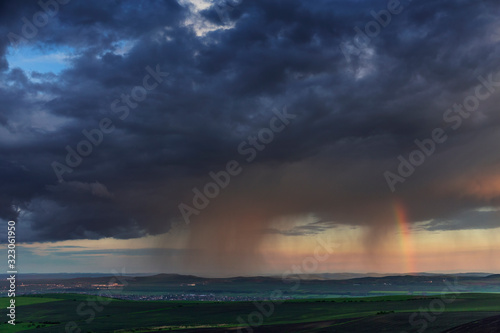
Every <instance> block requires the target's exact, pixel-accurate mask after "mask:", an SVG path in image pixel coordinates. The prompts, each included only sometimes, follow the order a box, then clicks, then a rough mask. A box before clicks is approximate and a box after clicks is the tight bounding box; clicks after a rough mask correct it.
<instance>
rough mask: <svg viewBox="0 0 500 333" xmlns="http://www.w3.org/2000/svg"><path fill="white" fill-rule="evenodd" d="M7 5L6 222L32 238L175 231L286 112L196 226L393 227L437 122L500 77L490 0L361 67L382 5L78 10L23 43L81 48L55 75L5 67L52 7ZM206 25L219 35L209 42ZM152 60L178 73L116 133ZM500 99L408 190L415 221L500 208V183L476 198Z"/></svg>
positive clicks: (83, 5) (434, 17) (412, 20)
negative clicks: (365, 31) (422, 145)
mask: <svg viewBox="0 0 500 333" xmlns="http://www.w3.org/2000/svg"><path fill="white" fill-rule="evenodd" d="M1 6H2V10H1V11H0V15H1V18H2V21H1V22H2V27H1V32H2V35H3V36H4V38H3V39H2V41H1V43H0V59H1V60H0V70H1V71H2V72H1V74H0V76H1V79H2V80H1V86H0V100H1V102H2V104H1V107H2V109H1V110H2V111H1V113H0V130H1V131H0V138H1V141H0V168H1V173H0V177H1V180H2V182H1V184H2V185H1V193H0V217H1V218H3V219H10V218H17V219H18V220H19V224H20V225H25V226H26V228H28V227H29V228H30V230H31V231H29V232H28V231H26V232H24V233H22V234H21V235H20V236H19V237H20V240H24V241H49V240H64V239H78V238H94V239H96V238H101V237H117V238H134V237H140V236H142V235H146V234H157V233H161V232H165V231H168V230H169V228H170V225H171V223H172V221H175V220H179V219H180V213H179V210H178V204H179V203H180V202H187V203H190V200H191V199H192V195H193V194H192V192H191V189H192V188H193V187H195V186H202V185H203V184H205V183H206V182H207V181H208V180H209V178H208V176H207V174H208V172H209V171H217V170H222V169H223V168H224V167H225V165H226V163H227V162H228V161H229V160H232V159H240V160H243V158H242V157H241V156H240V155H238V153H237V147H238V144H240V142H242V141H243V140H245V139H246V138H247V137H248V136H249V135H254V134H256V133H257V132H258V131H259V130H260V129H261V128H263V127H266V126H268V123H269V119H270V117H272V112H271V109H273V108H274V107H277V108H279V109H281V108H282V107H283V106H284V105H287V106H288V109H289V110H290V112H291V113H292V114H296V115H297V119H296V120H294V122H293V123H292V124H291V125H290V126H289V127H287V128H286V130H285V131H283V132H282V133H279V135H276V138H275V140H274V141H273V142H272V143H271V144H270V145H269V146H268V147H266V149H265V150H263V151H262V152H259V156H258V158H257V159H256V161H255V162H254V163H253V164H252V165H249V166H246V167H245V169H244V172H243V174H242V175H241V176H239V178H237V179H235V180H234V181H232V182H231V185H230V186H229V187H228V188H227V189H226V190H225V191H223V193H222V194H221V195H220V196H219V197H218V198H216V199H215V200H214V201H213V202H212V203H211V207H210V208H209V209H208V210H207V211H204V212H202V213H201V214H200V216H199V217H198V219H199V221H197V222H200V223H203V222H204V221H209V222H207V223H213V224H214V230H219V229H218V227H221V228H222V230H221V232H223V231H224V230H225V229H227V225H228V224H229V223H234V224H235V225H238V224H239V223H252V222H251V221H249V220H248V219H247V218H244V219H239V218H237V217H236V216H238V213H237V209H240V214H241V212H248V215H249V216H254V217H255V219H262V220H263V221H265V222H262V223H257V226H259V227H262V228H261V229H260V230H263V229H266V227H267V222H268V221H269V220H272V219H274V218H276V217H279V216H281V215H290V214H305V213H311V212H312V213H316V214H317V215H318V216H321V218H325V219H328V220H335V221H339V223H348V224H359V225H376V226H379V225H380V226H382V227H383V226H384V224H385V223H387V221H388V220H390V219H392V215H391V214H392V210H391V209H392V207H391V203H392V200H393V198H394V197H393V195H392V193H390V191H389V190H388V188H387V185H386V183H385V180H384V178H383V176H382V174H383V172H384V171H385V170H387V169H395V168H397V163H398V161H397V159H396V157H397V156H398V155H399V154H406V153H409V152H410V151H411V150H412V149H414V148H415V147H414V143H413V141H414V140H415V139H417V138H420V139H422V138H426V137H428V136H429V133H430V131H431V130H432V129H433V128H435V127H436V126H440V125H442V123H443V120H442V115H443V112H444V111H445V110H446V109H447V108H448V107H451V105H453V103H455V102H461V101H463V98H464V96H466V94H467V93H468V91H469V90H470V89H473V88H474V87H475V86H476V85H477V84H478V82H477V76H478V75H483V76H485V77H486V76H487V75H488V74H489V73H496V72H498V71H499V70H500V60H498V57H497V55H498V52H499V51H500V43H499V40H500V37H499V34H498V32H499V31H498V24H497V21H498V20H497V18H498V14H499V11H500V6H499V5H498V4H497V2H495V1H472V0H468V1H433V2H413V3H412V4H411V5H410V6H408V7H407V8H405V9H404V10H403V11H402V13H401V14H399V15H395V16H393V18H392V21H391V23H390V24H389V25H388V26H387V27H385V28H383V29H382V31H381V32H380V34H379V35H378V36H376V37H374V38H373V39H372V40H371V42H370V44H369V45H368V47H367V49H365V50H363V51H362V53H361V54H360V55H351V56H350V57H351V59H350V60H348V59H346V57H345V56H344V54H343V53H342V51H341V49H340V45H341V43H343V42H346V41H350V40H352V38H353V37H354V35H355V31H354V30H353V28H354V27H355V26H359V27H362V28H363V27H364V25H365V24H366V23H367V22H369V21H370V20H373V17H371V15H370V11H372V10H374V11H379V10H382V9H385V8H386V7H387V3H386V2H385V1H375V2H373V1H370V2H369V1H358V2H352V3H351V2H349V3H347V2H345V1H334V0H332V1H314V2H304V1H298V0H296V1H278V0H275V1H268V0H266V1H264V0H262V1H243V2H242V3H241V4H239V5H238V6H237V7H235V8H234V10H232V11H230V12H228V15H229V16H228V17H229V19H230V20H231V23H232V24H233V25H234V26H233V27H228V26H227V24H226V25H223V24H222V22H220V18H219V17H218V15H217V13H216V12H215V10H214V8H209V9H206V10H204V11H203V12H201V13H200V14H199V15H194V13H193V12H192V11H193V10H194V7H193V6H186V5H179V4H178V3H177V2H175V1H147V2H146V1H144V2H142V1H141V2H137V1H109V2H108V1H107V2H99V1H76V0H73V1H71V2H70V3H68V4H67V5H64V6H61V7H60V9H59V13H58V14H57V15H56V16H54V17H53V18H51V19H50V22H49V23H48V24H47V25H46V26H44V27H43V28H40V29H39V32H38V34H37V36H36V37H34V38H33V39H32V40H30V41H29V42H28V43H27V44H23V45H24V46H22V45H21V46H20V47H30V48H33V49H37V50H43V51H44V52H47V53H50V52H55V51H57V50H62V49H63V48H67V49H69V50H70V51H67V52H71V53H72V55H73V56H72V57H71V58H70V59H69V60H68V61H69V67H68V68H66V69H65V70H63V71H62V72H61V73H59V74H58V75H54V74H44V73H37V72H32V73H29V72H27V71H25V70H23V69H19V68H12V67H7V58H6V54H7V52H10V51H9V50H11V49H10V48H9V41H8V38H7V37H6V36H7V34H8V33H9V32H15V33H18V32H19V31H20V29H21V26H22V21H21V18H22V17H23V16H26V17H28V18H30V17H31V16H32V15H33V14H34V13H35V12H36V11H38V10H40V9H39V7H38V6H37V5H36V2H33V3H25V2H7V1H5V2H2V5H1ZM404 6H406V4H404ZM30 15H31V16H30ZM194 18H197V19H203V20H206V22H205V23H206V24H213V26H215V27H217V26H218V27H223V28H224V29H218V30H213V31H210V32H208V33H206V34H204V35H203V34H202V35H199V34H197V33H196V31H195V30H194V28H193V26H192V25H190V22H193V20H194ZM226 23H227V22H226ZM122 49H125V51H123V50H122ZM65 52H66V51H65ZM156 65H158V66H159V68H161V71H162V72H168V73H169V76H168V78H167V79H165V81H164V82H162V83H161V84H160V85H159V86H158V87H157V88H155V89H154V90H152V91H150V92H149V94H148V96H147V98H146V99H145V100H144V101H142V102H140V103H139V105H138V106H137V108H135V109H130V115H129V116H128V117H127V118H126V119H124V120H120V119H119V114H117V113H115V112H113V111H112V110H111V108H110V105H111V103H112V102H113V101H114V100H116V99H121V95H122V94H130V92H131V89H132V88H133V87H134V86H138V85H139V86H140V85H142V80H143V77H144V76H145V75H146V74H147V71H146V70H145V68H146V67H147V66H150V67H151V68H155V66H156ZM498 101H499V97H498V96H496V95H494V96H492V97H491V98H490V99H489V100H487V101H486V102H485V103H483V104H482V105H481V109H480V111H478V112H477V114H475V115H473V116H471V117H470V118H469V119H468V120H464V124H463V126H462V127H461V128H460V129H459V130H457V131H456V132H450V139H449V141H448V142H447V143H446V145H443V146H441V147H439V148H438V152H437V153H436V154H435V155H434V156H432V157H431V158H429V161H428V162H426V164H424V165H423V166H422V167H421V168H419V169H418V170H417V171H416V172H415V174H414V175H413V176H412V178H410V179H408V180H407V181H406V182H405V183H404V184H402V185H401V189H400V190H399V192H398V193H397V194H398V196H400V197H401V199H402V200H403V201H404V202H405V204H406V205H407V206H408V209H409V213H410V217H411V218H412V220H414V221H422V220H426V219H432V218H436V219H446V218H450V217H451V216H455V215H456V214H457V212H458V211H459V210H463V209H473V208H475V207H483V206H485V202H487V203H488V205H498V204H500V203H499V200H498V199H499V196H500V188H491V189H489V190H488V191H486V192H485V193H483V192H482V190H481V188H485V187H486V184H488V183H491V181H490V180H489V179H490V178H494V177H495V172H494V170H495V167H497V166H498V160H499V159H498V157H499V156H498V149H495V144H494V142H496V141H495V140H496V139H497V137H496V136H495V135H496V134H495V133H497V132H498V125H499V124H500V118H499V113H498V107H497V105H498ZM42 115H43V116H42ZM104 117H109V118H110V119H112V121H113V125H114V126H115V128H116V129H115V131H114V132H113V133H111V134H106V135H105V137H104V139H103V142H102V144H101V145H99V146H98V147H94V150H93V153H92V154H91V155H90V156H88V157H85V158H84V160H83V162H82V163H81V165H79V166H78V167H77V168H75V169H74V171H73V172H72V173H71V174H69V173H66V174H65V175H64V179H65V180H66V181H67V182H66V183H58V182H57V177H56V175H55V174H54V171H53V169H52V167H51V163H52V162H53V161H58V162H60V163H64V159H65V156H66V150H65V147H66V145H69V146H71V147H73V148H75V147H76V145H77V143H78V142H80V141H81V140H83V139H85V137H84V136H83V134H82V130H83V129H87V130H91V129H93V128H97V127H98V126H99V121H100V120H101V119H102V118H104ZM486 175H488V177H489V178H485V176H486ZM464 177H467V179H469V180H470V182H467V181H463V179H464ZM478 183H479V184H484V186H479V189H477V188H475V187H474V184H478ZM471 188H472V190H471ZM429 202H430V204H429ZM225 219H229V220H231V221H229V220H228V221H226V220H225ZM235 221H236V222H235ZM467 221H469V220H467ZM464 223H465V222H464ZM467 223H468V222H467ZM310 227H311V228H313V229H314V230H313V229H311V230H309V229H308V230H305V231H307V232H313V231H314V232H316V231H317V232H320V231H322V230H323V229H321V228H323V227H324V226H310ZM194 228H196V227H194ZM302 231H303V232H304V230H302ZM194 234H195V236H194V239H196V240H197V241H198V237H196V231H194ZM23 237H24V238H23ZM221 239H224V236H221ZM250 245H251V244H250V243H249V246H250ZM227 248H231V246H228V247H227Z"/></svg>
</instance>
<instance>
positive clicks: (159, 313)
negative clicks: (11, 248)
mask: <svg viewBox="0 0 500 333" xmlns="http://www.w3.org/2000/svg"><path fill="white" fill-rule="evenodd" d="M89 275H90V276H89ZM349 275H353V276H359V275H363V274H349V273H339V274H318V275H308V276H294V277H291V278H289V279H285V280H283V279H282V278H278V277H263V276H258V277H234V278H202V277H196V276H188V275H178V274H158V275H151V276H133V275H125V276H103V275H102V274H84V276H80V277H78V274H47V275H46V276H44V274H36V275H33V276H31V277H30V276H29V275H26V276H25V277H24V278H23V279H22V280H20V281H19V283H18V292H19V295H22V296H18V297H17V302H18V304H17V306H18V315H20V316H21V315H22V318H23V320H22V321H19V322H18V324H17V325H16V326H15V327H12V326H11V325H8V324H7V323H4V324H1V325H0V329H1V331H2V332H23V331H26V332H64V331H65V330H66V332H77V331H78V329H83V332H117V331H119V332H168V331H172V330H173V331H177V332H226V331H227V332H279V331H281V330H283V331H288V332H402V331H405V332H418V331H419V330H420V329H422V328H424V327H425V331H426V332H445V331H446V332H448V330H450V331H449V332H463V333H465V332H478V333H479V332H496V329H497V328H498V325H499V324H500V275H499V274H496V275H495V274H487V273H463V274H455V275H443V274H428V273H427V274H426V273H421V274H414V275H397V276H383V277H369V276H365V277H357V278H350V279H344V278H345V277H346V276H349ZM368 275H369V274H368ZM375 275H378V274H375ZM7 289H8V286H7V285H6V284H5V283H4V282H3V281H2V282H1V283H0V291H1V294H2V295H3V296H5V295H6V290H7ZM108 297H111V298H108ZM7 301H8V298H7V297H3V298H0V305H1V308H2V310H0V315H3V316H5V314H6V313H7V310H5V308H6V305H7ZM436 302H437V303H436ZM434 303H436V304H434ZM425 311H427V312H425ZM424 312H425V313H424ZM194 314H195V315H194ZM42 318H43V319H42ZM87 320H88V322H87ZM68 323H69V324H68ZM66 325H69V326H66ZM462 325H465V326H463V327H462ZM245 327H246V328H245ZM487 327H490V328H491V330H490V331H488V329H489V328H487ZM78 332H79V331H78Z"/></svg>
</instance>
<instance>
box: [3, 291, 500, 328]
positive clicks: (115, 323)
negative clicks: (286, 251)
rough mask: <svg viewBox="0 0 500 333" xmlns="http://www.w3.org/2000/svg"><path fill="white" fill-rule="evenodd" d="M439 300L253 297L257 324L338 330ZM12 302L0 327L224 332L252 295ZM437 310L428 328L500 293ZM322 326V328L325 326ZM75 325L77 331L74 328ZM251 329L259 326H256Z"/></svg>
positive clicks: (448, 322)
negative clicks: (11, 314)
mask: <svg viewBox="0 0 500 333" xmlns="http://www.w3.org/2000/svg"><path fill="white" fill-rule="evenodd" d="M450 297H451V296H450ZM439 299H440V296H408V295H397V296H374V297H365V298H328V299H311V300H290V301H286V302H284V303H282V304H273V303H272V302H259V304H261V305H262V304H264V308H265V310H264V311H261V312H266V311H269V312H270V313H269V316H267V315H263V316H262V318H263V319H264V321H263V323H262V327H261V328H265V327H267V325H282V324H290V323H306V322H321V321H332V322H331V325H330V326H328V327H332V328H333V327H335V331H336V332H344V331H345V332H350V333H353V332H376V331H378V330H377V329H375V327H377V325H383V326H382V327H383V330H385V331H386V332H400V331H401V330H406V331H408V332H412V331H417V329H418V328H419V327H420V326H415V327H412V326H411V325H410V324H409V321H408V320H409V317H410V315H411V314H412V313H414V312H416V311H418V310H419V308H429V306H430V304H432V302H433V301H435V302H438V301H437V300H439ZM89 302H95V303H89ZM102 303H106V304H102ZM7 304H8V299H6V298H0V305H1V307H2V310H0V315H1V316H2V318H6V317H7V316H6V313H7V310H6V309H5V307H6V306H7ZM92 304H93V305H92ZM16 305H17V307H16V316H17V318H16V322H17V325H16V326H12V325H9V324H7V323H6V320H5V319H4V320H3V323H2V324H0V332H2V333H3V332H6V333H7V332H24V331H26V332H64V331H65V325H66V324H67V323H68V322H74V327H75V328H76V327H77V328H79V329H81V332H115V331H118V330H120V332H152V331H158V330H165V331H172V330H173V331H175V330H181V329H186V328H187V327H189V328H191V330H190V331H193V329H195V328H201V327H219V329H220V330H221V331H223V329H222V327H235V326H238V320H237V318H238V317H239V316H241V318H243V319H244V320H245V321H247V320H248V318H249V317H248V316H249V315H250V314H251V313H255V312H256V311H258V309H257V307H256V306H255V304H253V303H252V302H184V301H158V302H155V301H147V302H141V301H123V300H115V299H113V300H112V299H107V298H100V297H95V296H86V295H80V294H47V295H39V296H24V297H23V296H21V297H17V298H16ZM94 306H95V308H94ZM271 307H272V308H273V310H272V311H270V308H271ZM443 310H444V312H443V313H441V314H438V315H436V316H435V317H436V319H435V320H434V321H433V322H432V323H431V322H429V323H428V324H429V327H428V328H427V330H426V332H440V331H442V330H444V329H448V328H452V327H454V326H457V325H459V324H462V323H467V322H470V321H473V320H478V319H482V318H485V317H489V316H493V315H498V314H500V295H498V294H460V295H458V297H457V298H456V299H455V300H454V301H453V302H451V303H449V304H446V306H445V308H444V309H443ZM94 315H95V317H93V316H94ZM419 318H420V317H419ZM347 319H348V320H347ZM261 328H259V329H261ZM322 329H323V331H322V332H328V330H324V328H322ZM291 331H293V330H291ZM309 331H310V332H314V331H315V329H313V328H310V329H309ZM70 332H71V330H70ZM74 332H79V331H78V330H76V329H75V330H74ZM234 332H236V331H234ZM254 332H259V330H258V329H254ZM318 332H320V331H318Z"/></svg>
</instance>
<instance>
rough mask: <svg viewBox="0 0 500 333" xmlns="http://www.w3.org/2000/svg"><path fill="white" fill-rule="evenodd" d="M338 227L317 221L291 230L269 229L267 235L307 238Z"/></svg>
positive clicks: (332, 223) (327, 222)
mask: <svg viewBox="0 0 500 333" xmlns="http://www.w3.org/2000/svg"><path fill="white" fill-rule="evenodd" d="M336 227H337V225H336V224H335V223H334V222H332V221H317V222H312V223H309V224H306V225H301V226H297V227H294V228H292V229H289V230H278V229H275V228H269V229H267V230H266V233H269V234H278V235H285V236H306V235H316V234H320V233H322V232H323V231H326V230H328V229H332V228H336Z"/></svg>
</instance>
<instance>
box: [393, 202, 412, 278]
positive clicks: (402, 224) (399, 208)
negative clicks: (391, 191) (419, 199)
mask: <svg viewBox="0 0 500 333" xmlns="http://www.w3.org/2000/svg"><path fill="white" fill-rule="evenodd" d="M394 216H395V219H396V223H397V227H398V234H399V236H400V245H401V251H402V254H403V256H404V261H405V270H406V271H405V272H406V273H416V272H417V265H416V261H415V249H414V247H413V239H412V231H411V227H410V222H409V221H408V217H407V215H406V209H405V207H404V205H403V204H402V203H401V202H399V201H397V200H396V201H394Z"/></svg>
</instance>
